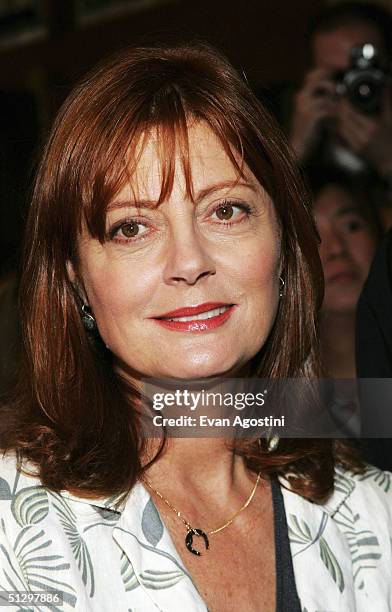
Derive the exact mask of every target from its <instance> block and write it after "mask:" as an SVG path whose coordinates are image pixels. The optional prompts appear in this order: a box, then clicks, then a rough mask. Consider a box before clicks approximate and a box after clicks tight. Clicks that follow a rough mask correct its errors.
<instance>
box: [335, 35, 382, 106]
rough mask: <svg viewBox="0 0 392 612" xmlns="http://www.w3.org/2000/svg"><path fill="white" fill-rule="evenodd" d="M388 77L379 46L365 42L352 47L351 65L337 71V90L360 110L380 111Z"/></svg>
mask: <svg viewBox="0 0 392 612" xmlns="http://www.w3.org/2000/svg"><path fill="white" fill-rule="evenodd" d="M388 78H389V75H388V73H387V72H386V70H385V69H384V68H383V67H382V65H381V63H380V60H379V54H378V51H377V49H376V47H375V46H374V45H372V44H370V43H366V44H364V45H361V46H359V47H353V48H352V50H351V61H350V67H349V68H348V70H346V71H345V72H340V73H337V74H336V75H335V80H336V93H337V94H338V95H341V96H346V97H347V98H348V100H349V101H350V103H351V104H352V105H353V106H354V107H355V108H356V109H357V110H359V111H360V112H361V113H364V114H365V115H377V114H379V113H380V111H381V109H382V103H383V93H384V89H385V84H386V81H387V79H388Z"/></svg>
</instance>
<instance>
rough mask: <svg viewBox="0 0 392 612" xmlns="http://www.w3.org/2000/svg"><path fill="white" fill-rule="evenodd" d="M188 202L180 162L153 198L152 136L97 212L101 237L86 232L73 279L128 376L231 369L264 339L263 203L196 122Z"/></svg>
mask: <svg viewBox="0 0 392 612" xmlns="http://www.w3.org/2000/svg"><path fill="white" fill-rule="evenodd" d="M189 150H190V166H191V172H192V186H193V193H194V201H192V199H191V198H190V197H189V195H187V189H186V182H185V177H184V174H183V171H182V165H181V161H180V160H176V161H177V163H176V172H175V180H174V185H173V189H172V191H171V194H170V196H169V197H168V198H167V199H166V200H165V201H164V202H163V203H162V204H161V205H160V206H159V207H157V206H156V201H157V200H158V197H159V194H160V191H161V172H160V163H159V158H158V153H157V150H156V143H155V141H154V137H153V136H152V137H151V138H150V139H149V141H148V143H147V145H146V147H145V148H144V151H143V154H142V156H141V159H140V162H139V164H138V167H137V172H136V174H134V175H133V176H132V179H131V180H132V189H131V188H130V185H129V184H127V185H124V187H123V189H122V190H121V192H120V193H119V194H118V196H117V197H116V198H115V201H113V202H111V204H110V205H109V208H108V213H107V224H106V231H107V239H106V241H105V242H104V243H103V244H101V243H100V242H99V241H98V240H96V239H93V238H92V237H91V236H90V235H89V234H88V232H87V231H86V230H85V231H84V233H83V234H82V236H81V237H80V240H79V261H80V264H79V269H78V271H77V274H76V275H74V277H75V276H76V277H77V281H78V285H79V287H80V288H81V289H80V290H81V291H82V294H83V297H84V299H85V300H86V302H87V303H88V304H89V305H90V307H91V309H92V312H93V314H94V317H95V319H96V322H97V325H98V329H99V333H100V335H101V337H102V339H103V341H104V342H105V343H106V345H107V346H108V347H109V348H110V350H111V351H112V353H113V355H114V357H115V359H116V363H117V368H119V369H120V370H121V371H122V372H123V373H124V374H126V375H128V376H132V377H135V376H137V377H140V376H153V377H157V378H164V377H177V378H199V377H208V376H213V375H222V374H228V373H234V372H235V371H236V370H237V369H239V368H241V367H242V366H244V365H245V364H246V363H247V362H248V361H249V360H250V359H251V358H252V357H253V356H254V355H255V354H256V353H257V352H258V351H259V349H260V348H261V347H262V346H263V344H264V342H265V341H266V339H267V336H268V334H269V332H270V330H271V327H272V324H273V322H274V318H275V314H276V310H277V304H278V300H279V274H280V235H279V234H280V233H279V228H278V223H277V219H276V215H275V211H274V206H273V203H272V201H271V199H270V198H269V196H268V195H267V193H266V192H265V191H264V189H263V188H262V187H261V185H260V184H259V183H258V181H257V180H256V179H255V177H254V175H253V174H252V173H251V172H250V170H249V169H247V168H245V178H244V179H242V178H241V179H239V180H238V176H237V173H236V170H235V168H234V167H233V165H232V163H231V162H230V160H229V158H228V157H227V155H226V153H225V151H224V149H223V147H222V145H221V144H220V142H219V140H218V139H217V138H216V137H215V135H214V134H213V133H212V131H211V130H210V129H209V128H208V127H207V126H205V125H204V124H197V125H195V126H193V127H190V128H189Z"/></svg>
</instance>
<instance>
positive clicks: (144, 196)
mask: <svg viewBox="0 0 392 612" xmlns="http://www.w3.org/2000/svg"><path fill="white" fill-rule="evenodd" d="M186 140H187V142H186V143H185V146H184V142H183V141H182V142H181V141H179V142H178V143H176V146H175V150H174V151H171V154H172V159H167V156H168V155H170V151H167V152H166V151H165V145H164V143H162V142H161V140H160V135H159V132H157V131H154V130H153V131H151V132H149V133H148V134H144V135H143V138H142V139H141V141H140V143H139V145H138V147H136V156H137V159H136V161H133V163H132V164H131V166H132V170H131V172H130V174H128V175H127V180H126V182H125V183H124V184H123V186H122V189H121V191H120V192H119V194H117V196H116V200H117V199H123V197H124V198H126V197H132V199H136V200H148V201H150V202H160V201H161V200H162V198H161V194H162V189H163V186H164V184H165V181H167V179H168V177H167V176H165V174H170V172H172V173H173V185H172V188H171V189H169V190H168V191H169V193H167V194H166V195H171V192H172V191H174V192H175V193H176V194H177V193H178V194H179V195H180V196H182V197H184V195H188V196H189V195H191V196H192V197H193V195H196V194H197V192H199V191H200V190H203V189H204V188H205V187H206V186H208V185H213V184H215V183H222V184H226V183H227V186H228V189H229V186H230V185H235V184H236V183H237V182H239V181H240V180H241V179H244V180H246V181H247V182H249V184H250V185H252V187H253V188H254V189H261V185H260V184H259V182H258V181H257V179H256V178H255V176H254V175H253V173H252V172H251V171H250V169H249V168H248V167H247V166H246V164H245V163H242V160H241V158H240V156H239V154H238V153H236V152H235V151H233V150H232V153H233V156H234V159H235V162H236V163H234V161H233V160H232V159H230V157H229V155H228V153H227V151H226V150H225V147H224V146H223V144H222V142H221V141H220V140H219V138H218V137H217V136H216V135H215V134H214V132H213V131H212V130H211V128H210V127H209V126H208V125H207V124H205V123H196V124H195V123H194V124H191V125H190V126H188V128H187V134H186Z"/></svg>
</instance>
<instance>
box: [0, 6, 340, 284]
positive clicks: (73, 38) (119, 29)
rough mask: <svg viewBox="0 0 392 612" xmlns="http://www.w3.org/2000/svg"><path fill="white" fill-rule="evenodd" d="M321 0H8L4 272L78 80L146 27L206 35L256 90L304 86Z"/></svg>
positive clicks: (2, 165)
mask: <svg viewBox="0 0 392 612" xmlns="http://www.w3.org/2000/svg"><path fill="white" fill-rule="evenodd" d="M324 4H328V3H325V2H322V1H321V0H297V1H296V2H287V0H275V1H274V2H262V1H260V0H247V1H246V2H241V3H239V2H234V1H232V2H231V1H227V0H198V1H197V2H192V1H191V0H0V75H1V81H0V109H1V112H0V126H1V127H0V276H4V274H6V273H7V272H8V271H9V270H12V269H13V268H15V266H16V265H17V261H18V249H19V245H20V240H21V235H22V228H23V218H24V215H25V205H26V200H28V197H29V189H30V187H31V182H32V176H33V173H34V166H35V163H36V159H37V157H38V156H39V151H40V147H41V143H42V142H43V141H44V139H45V136H46V134H47V132H48V129H49V128H50V125H51V122H52V119H53V116H54V115H55V113H56V111H57V110H58V107H59V105H60V104H61V102H62V101H63V99H64V97H65V96H66V95H67V93H68V92H69V90H70V88H71V87H72V86H73V84H74V83H75V81H76V80H77V79H78V78H79V77H80V76H81V75H83V74H84V73H85V72H86V71H87V70H88V69H89V68H90V67H91V66H93V65H94V64H95V63H96V62H97V61H99V60H100V59H101V58H102V57H104V56H105V55H107V54H108V53H110V52H112V51H115V50H116V49H119V48H122V47H124V46H126V45H127V44H129V43H131V42H133V41H135V40H137V39H138V38H140V36H143V35H145V34H148V35H150V36H151V37H154V36H157V35H162V34H164V33H166V32H181V33H182V34H183V35H184V36H187V35H188V34H189V35H199V36H202V37H206V38H207V39H208V40H210V41H211V42H213V43H216V44H217V45H218V46H220V47H221V48H222V49H223V50H224V51H225V52H226V53H227V55H228V56H229V57H230V59H231V60H232V62H233V63H234V64H235V65H236V66H237V67H238V68H240V69H241V70H243V71H244V72H245V73H246V76H247V79H248V81H249V83H250V84H251V85H252V86H255V87H256V88H257V89H258V91H261V88H262V87H263V88H266V89H267V91H268V87H270V86H272V87H274V88H276V87H279V84H280V83H286V82H292V83H298V82H299V81H300V80H301V76H302V75H303V73H304V70H305V68H306V65H307V49H306V37H305V33H306V30H307V24H308V23H309V20H310V19H311V18H312V17H313V16H314V15H315V14H316V13H317V12H319V11H320V9H321V8H322V7H323V5H324Z"/></svg>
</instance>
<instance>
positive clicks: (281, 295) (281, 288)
mask: <svg viewBox="0 0 392 612" xmlns="http://www.w3.org/2000/svg"><path fill="white" fill-rule="evenodd" d="M279 282H280V289H279V297H283V289H284V280H283V278H282V277H281V276H279Z"/></svg>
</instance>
